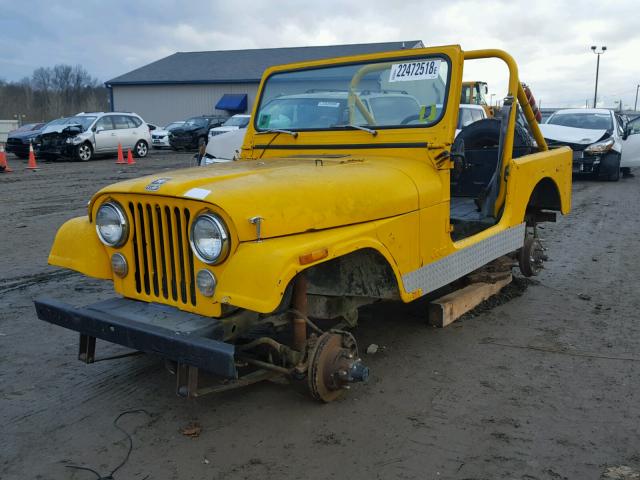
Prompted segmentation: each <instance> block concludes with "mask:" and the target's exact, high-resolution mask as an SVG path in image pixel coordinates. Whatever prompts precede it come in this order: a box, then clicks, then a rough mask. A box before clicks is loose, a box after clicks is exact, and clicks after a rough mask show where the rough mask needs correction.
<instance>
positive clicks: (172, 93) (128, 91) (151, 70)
mask: <svg viewBox="0 0 640 480" xmlns="http://www.w3.org/2000/svg"><path fill="white" fill-rule="evenodd" d="M422 46H423V44H422V42H421V41H419V40H412V41H404V42H386V43H363V44H352V45H330V46H320V47H293V48H266V49H255V50H221V51H209V52H178V53H174V54H173V55H170V56H168V57H165V58H162V59H160V60H158V61H156V62H153V63H150V64H148V65H145V66H143V67H140V68H138V69H136V70H133V71H131V72H129V73H125V74H124V75H121V76H119V77H116V78H114V79H112V80H109V81H108V82H106V83H105V85H106V87H107V88H108V89H109V91H110V104H111V110H112V111H126V112H136V113H137V114H139V115H140V116H142V118H144V119H145V121H147V122H151V123H157V124H161V125H164V124H166V123H169V122H171V121H174V120H183V119H185V118H188V117H191V116H195V115H204V114H221V115H233V114H234V113H244V112H249V111H251V108H252V107H253V104H254V102H255V97H256V93H257V90H258V84H259V83H260V78H261V77H262V73H263V72H264V70H265V69H266V68H267V67H269V66H271V65H279V64H284V63H294V62H300V61H305V60H318V59H323V58H332V57H342V56H348V55H358V54H363V53H376V52H384V51H391V50H401V49H407V48H418V47H422Z"/></svg>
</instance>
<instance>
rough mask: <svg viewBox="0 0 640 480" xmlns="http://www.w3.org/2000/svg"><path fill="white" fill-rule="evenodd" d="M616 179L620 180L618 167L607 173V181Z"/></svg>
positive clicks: (615, 180)
mask: <svg viewBox="0 0 640 480" xmlns="http://www.w3.org/2000/svg"><path fill="white" fill-rule="evenodd" d="M618 180H620V169H619V168H616V171H615V172H613V173H612V174H611V175H609V181H610V182H617V181H618Z"/></svg>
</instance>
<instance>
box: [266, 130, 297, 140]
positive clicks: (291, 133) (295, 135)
mask: <svg viewBox="0 0 640 480" xmlns="http://www.w3.org/2000/svg"><path fill="white" fill-rule="evenodd" d="M265 133H287V134H289V135H291V136H292V137H293V138H297V136H298V132H292V131H291V130H283V129H281V128H268V129H267V130H259V131H257V132H256V135H262V134H265Z"/></svg>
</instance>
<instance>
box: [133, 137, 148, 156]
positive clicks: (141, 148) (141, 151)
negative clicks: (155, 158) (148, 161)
mask: <svg viewBox="0 0 640 480" xmlns="http://www.w3.org/2000/svg"><path fill="white" fill-rule="evenodd" d="M133 151H134V153H135V155H136V157H138V158H144V157H146V156H147V153H149V146H148V145H147V142H145V141H144V140H138V143H136V146H135V147H133Z"/></svg>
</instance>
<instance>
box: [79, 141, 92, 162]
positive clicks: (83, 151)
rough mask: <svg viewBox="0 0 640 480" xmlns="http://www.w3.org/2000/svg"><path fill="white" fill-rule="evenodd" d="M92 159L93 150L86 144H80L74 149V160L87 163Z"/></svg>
mask: <svg viewBox="0 0 640 480" xmlns="http://www.w3.org/2000/svg"><path fill="white" fill-rule="evenodd" d="M92 158H93V148H91V145H89V144H88V143H81V144H80V145H78V146H77V147H76V160H78V161H80V162H88V161H89V160H91V159H92Z"/></svg>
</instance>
